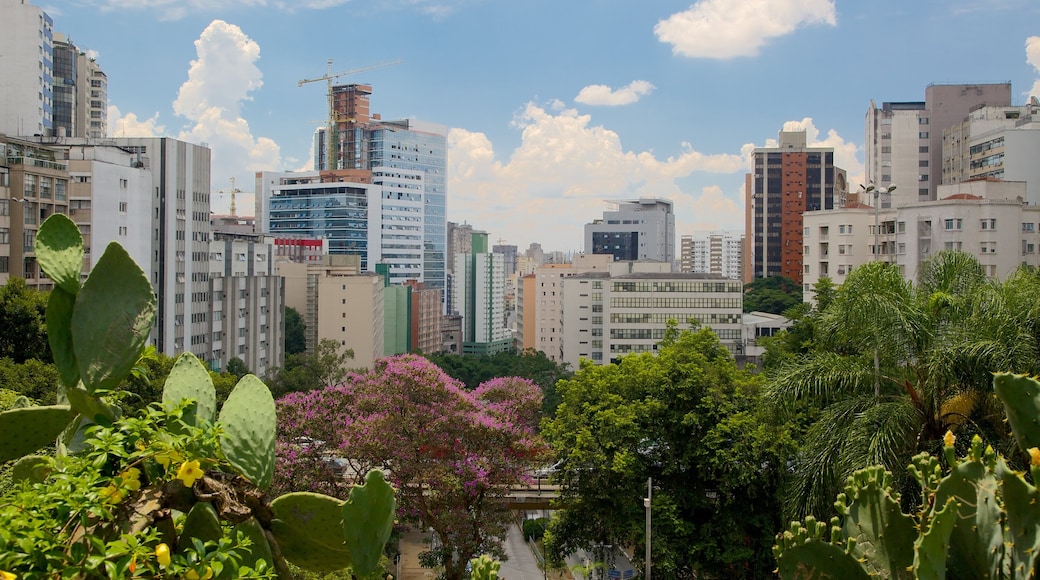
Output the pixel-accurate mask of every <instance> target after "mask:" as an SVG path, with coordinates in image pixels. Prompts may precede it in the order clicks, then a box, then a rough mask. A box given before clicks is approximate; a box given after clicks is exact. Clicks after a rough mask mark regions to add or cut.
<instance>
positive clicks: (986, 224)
mask: <svg viewBox="0 0 1040 580" xmlns="http://www.w3.org/2000/svg"><path fill="white" fill-rule="evenodd" d="M979 225H980V226H981V227H982V229H984V230H995V229H997V219H996V218H985V219H982V220H980V223H979Z"/></svg>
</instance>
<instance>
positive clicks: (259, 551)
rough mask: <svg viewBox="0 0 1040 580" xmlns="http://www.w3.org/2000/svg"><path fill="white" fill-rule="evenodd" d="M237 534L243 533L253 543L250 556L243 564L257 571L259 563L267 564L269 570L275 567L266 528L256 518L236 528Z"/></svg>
mask: <svg viewBox="0 0 1040 580" xmlns="http://www.w3.org/2000/svg"><path fill="white" fill-rule="evenodd" d="M235 532H236V533H237V532H241V533H242V534H244V535H245V536H246V537H247V538H249V541H250V542H251V543H252V545H251V546H250V548H249V556H248V557H247V558H245V560H244V561H243V562H242V563H243V564H245V565H246V566H249V567H250V568H253V569H256V565H257V563H258V562H261V561H263V562H267V567H268V568H273V567H274V555H273V554H272V553H271V544H270V543H269V542H268V541H267V535H266V534H264V528H263V526H261V525H260V522H258V521H257V520H256V518H254V517H251V518H249V519H248V520H246V521H244V522H242V523H240V524H238V525H236V526H235Z"/></svg>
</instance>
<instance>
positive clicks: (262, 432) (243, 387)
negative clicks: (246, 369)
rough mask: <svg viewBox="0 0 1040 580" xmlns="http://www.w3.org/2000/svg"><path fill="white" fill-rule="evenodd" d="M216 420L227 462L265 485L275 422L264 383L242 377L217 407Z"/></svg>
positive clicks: (271, 462)
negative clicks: (220, 427)
mask: <svg viewBox="0 0 1040 580" xmlns="http://www.w3.org/2000/svg"><path fill="white" fill-rule="evenodd" d="M219 421H220V424H221V425H223V426H224V432H223V433H222V434H221V436H220V448H221V450H222V451H223V452H224V455H225V456H227V458H228V461H230V462H231V465H233V466H235V468H236V469H238V470H239V471H241V472H242V475H244V476H246V478H248V479H249V480H250V481H252V482H253V483H254V484H256V485H257V486H258V487H261V488H267V487H269V486H270V485H271V478H272V477H273V476H274V444H275V435H276V430H277V425H276V418H275V407H274V398H273V397H271V391H270V390H269V389H268V388H267V385H265V384H264V383H263V382H262V381H261V380H260V379H258V378H256V377H255V376H253V375H246V376H244V377H242V380H240V381H238V384H237V385H235V388H234V389H232V391H231V394H230V395H229V396H228V399H227V402H225V403H224V407H223V408H222V409H221V410H220V418H219Z"/></svg>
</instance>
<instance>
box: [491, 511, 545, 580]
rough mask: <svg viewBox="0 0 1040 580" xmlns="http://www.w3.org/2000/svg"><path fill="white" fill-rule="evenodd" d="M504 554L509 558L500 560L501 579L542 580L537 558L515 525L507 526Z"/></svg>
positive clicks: (499, 575) (499, 574)
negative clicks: (503, 560)
mask: <svg viewBox="0 0 1040 580" xmlns="http://www.w3.org/2000/svg"><path fill="white" fill-rule="evenodd" d="M505 548H506V555H507V556H509V559H508V560H506V561H505V562H502V568H501V569H500V570H499V573H498V577H499V578H502V579H503V580H542V578H543V577H544V576H543V574H542V570H541V568H539V567H538V558H536V557H535V555H534V553H533V552H532V551H531V546H530V544H528V543H527V542H525V541H524V534H523V532H522V531H520V527H519V526H517V525H512V526H509V532H508V533H507V534H506V541H505Z"/></svg>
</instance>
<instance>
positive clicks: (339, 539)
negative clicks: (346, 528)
mask: <svg viewBox="0 0 1040 580" xmlns="http://www.w3.org/2000/svg"><path fill="white" fill-rule="evenodd" d="M343 504H344V502H341V501H339V500H338V499H336V498H333V497H329V496H327V495H322V494H320V493H310V492H297V493H289V494H285V495H283V496H281V497H279V498H277V499H275V500H274V501H272V502H271V511H272V512H274V517H275V519H274V520H273V521H272V522H271V535H272V536H274V538H275V540H276V541H277V542H278V546H279V548H280V549H281V551H282V554H283V555H284V556H285V559H286V560H289V561H290V562H292V563H293V564H296V565H297V566H300V567H302V568H306V569H308V570H311V571H314V572H331V571H334V570H339V569H341V568H347V567H349V566H351V565H352V560H351V558H350V552H349V551H348V550H347V547H346V544H345V543H344V539H343Z"/></svg>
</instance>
